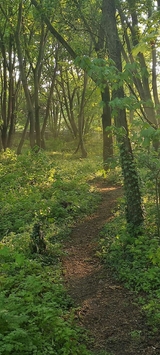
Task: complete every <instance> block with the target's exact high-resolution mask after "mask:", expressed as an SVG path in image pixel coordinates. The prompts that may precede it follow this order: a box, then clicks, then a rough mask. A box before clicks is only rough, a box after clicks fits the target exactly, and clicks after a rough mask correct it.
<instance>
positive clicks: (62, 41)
mask: <svg viewBox="0 0 160 355" xmlns="http://www.w3.org/2000/svg"><path fill="white" fill-rule="evenodd" d="M31 4H32V5H34V6H35V8H36V9H37V11H38V12H39V13H40V14H41V17H42V19H43V21H44V22H45V24H46V26H47V28H48V30H49V31H50V32H51V33H52V35H53V36H54V37H55V38H56V39H57V41H58V42H60V43H61V44H62V45H63V47H64V48H65V49H66V50H67V51H68V53H69V54H70V55H71V57H72V58H73V59H76V58H77V54H76V52H75V51H74V50H73V49H72V47H71V46H70V45H69V44H68V43H67V41H66V40H65V39H64V38H63V37H62V36H61V34H60V33H59V32H57V31H56V29H55V28H54V27H53V26H52V24H51V22H50V20H49V18H48V17H47V16H46V15H45V14H44V13H43V9H42V7H41V6H40V5H39V4H38V3H37V1H36V0H31Z"/></svg>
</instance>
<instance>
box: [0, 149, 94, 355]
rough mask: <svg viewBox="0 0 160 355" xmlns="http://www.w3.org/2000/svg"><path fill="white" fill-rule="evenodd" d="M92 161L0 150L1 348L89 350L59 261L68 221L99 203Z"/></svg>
mask: <svg viewBox="0 0 160 355" xmlns="http://www.w3.org/2000/svg"><path fill="white" fill-rule="evenodd" d="M94 164H95V163H93V162H92V161H91V160H89V159H88V160H86V161H85V162H82V161H81V160H80V159H77V160H76V159H73V158H69V157H67V159H65V158H64V157H63V158H62V156H61V155H59V156H58V155H57V156H55V155H54V154H53V153H44V152H42V151H40V152H39V153H37V154H36V153H34V152H26V153H25V154H23V155H22V156H18V157H17V156H16V155H15V154H14V153H13V152H11V151H9V150H7V152H5V153H3V154H2V155H1V160H0V181H1V191H0V211H1V215H0V216H1V217H0V236H1V237H0V239H1V243H0V285H1V295H0V355H10V354H12V355H17V354H19V355H22V354H26V355H45V354H46V355H89V351H88V350H87V349H86V347H85V345H84V343H85V337H84V334H82V331H81V330H80V329H79V328H77V327H75V322H74V309H73V305H72V302H71V300H70V299H69V297H68V296H67V294H66V291H65V289H64V286H63V283H62V279H61V263H60V261H61V255H62V241H63V240H64V238H66V237H67V236H68V235H69V232H70V228H71V226H72V225H73V223H74V221H75V220H77V219H79V218H82V216H83V215H84V214H87V213H88V214H89V213H90V212H91V211H92V210H93V209H94V206H96V205H97V201H98V199H99V197H98V195H97V193H96V192H95V191H94V189H93V188H91V187H90V185H89V184H88V183H87V180H90V179H92V178H93V177H94V171H96V169H97V166H96V164H95V165H94ZM94 169H95V170H94ZM36 223H40V225H41V228H42V231H43V235H44V241H45V250H44V251H43V252H42V253H33V249H32V250H31V248H30V243H31V235H32V234H33V233H32V231H33V230H34V226H35V225H36ZM37 250H38V249H37Z"/></svg>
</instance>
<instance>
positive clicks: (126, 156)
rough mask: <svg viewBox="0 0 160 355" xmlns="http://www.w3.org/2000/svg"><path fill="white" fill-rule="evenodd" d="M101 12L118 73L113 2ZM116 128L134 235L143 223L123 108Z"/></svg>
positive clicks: (120, 94)
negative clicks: (117, 129) (119, 131)
mask: <svg viewBox="0 0 160 355" xmlns="http://www.w3.org/2000/svg"><path fill="white" fill-rule="evenodd" d="M102 11H103V14H104V16H105V19H106V21H105V24H106V41H107V47H108V54H109V57H110V59H112V60H113V61H114V63H115V66H116V68H117V69H118V71H119V72H121V71H122V63H121V47H120V42H119V37H118V31H117V25H116V7H115V0H103V5H102ZM112 95H113V99H115V98H119V99H122V100H123V98H124V90H123V87H122V86H120V87H119V88H117V89H114V90H112ZM115 121H116V126H117V127H118V128H120V127H122V128H123V132H124V133H122V134H121V135H120V137H119V138H118V141H119V149H120V158H121V167H122V172H123V177H124V188H125V195H126V219H127V222H128V224H129V226H130V227H131V229H130V230H131V232H132V233H133V234H134V233H135V231H137V230H138V229H139V228H140V227H141V225H142V222H143V209H142V205H141V193H140V189H139V182H138V175H137V171H136V168H135V164H134V159H133V153H132V148H131V143H130V139H129V136H128V127H127V119H126V110H125V108H118V107H117V115H116V117H115Z"/></svg>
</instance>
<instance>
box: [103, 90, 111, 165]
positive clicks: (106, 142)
mask: <svg viewBox="0 0 160 355" xmlns="http://www.w3.org/2000/svg"><path fill="white" fill-rule="evenodd" d="M101 96H102V101H103V103H104V105H103V113H102V127H103V166H104V169H105V170H106V171H107V170H108V168H109V165H108V159H111V158H112V157H113V139H112V135H111V134H110V133H109V132H107V128H108V127H110V126H111V109H110V107H109V102H110V93H109V87H108V85H106V87H105V89H104V91H103V92H102V93H101Z"/></svg>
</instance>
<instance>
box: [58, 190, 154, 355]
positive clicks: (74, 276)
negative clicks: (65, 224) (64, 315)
mask: <svg viewBox="0 0 160 355" xmlns="http://www.w3.org/2000/svg"><path fill="white" fill-rule="evenodd" d="M97 189H98V191H99V192H100V193H101V195H102V200H101V203H100V205H99V206H98V209H97V211H96V212H94V213H93V214H92V215H90V216H87V217H86V218H84V219H83V220H82V221H81V222H80V223H77V224H76V225H75V226H74V227H73V229H72V233H71V236H70V238H69V240H68V241H67V242H66V244H65V257H64V258H63V270H64V280H65V283H66V288H67V290H68V293H69V294H70V296H71V297H72V299H73V300H74V304H75V305H76V306H77V307H78V311H77V314H76V317H77V322H78V324H79V325H81V326H82V327H84V328H86V329H87V330H88V331H89V334H90V335H91V338H92V341H91V344H90V348H91V350H93V351H94V352H95V354H96V355H98V354H99V353H100V351H102V350H103V351H106V354H107V355H108V354H111V355H138V354H141V355H158V354H160V339H156V338H154V339H153V338H149V337H148V334H149V329H148V327H147V325H146V322H145V317H144V315H143V314H142V312H141V310H140V309H139V307H138V306H137V305H136V303H135V295H134V294H133V293H132V292H130V291H128V290H127V289H125V288H124V287H123V285H122V284H120V283H118V282H117V281H115V279H114V277H113V275H112V273H111V271H110V270H107V269H106V268H105V267H104V265H103V264H102V263H101V262H100V260H99V258H98V257H96V251H97V248H98V246H97V245H98V243H97V242H98V235H99V232H100V230H101V229H102V227H103V226H104V224H105V223H107V221H110V220H111V219H112V218H113V209H114V208H115V207H116V202H117V199H118V198H119V197H120V196H122V193H123V191H122V189H121V188H119V187H114V186H106V185H105V183H101V184H99V185H98V184H97ZM103 354H104V352H103Z"/></svg>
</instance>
